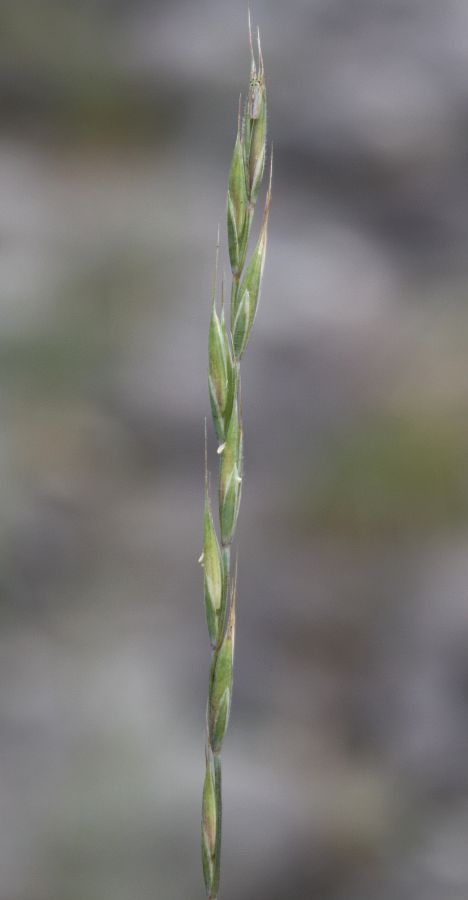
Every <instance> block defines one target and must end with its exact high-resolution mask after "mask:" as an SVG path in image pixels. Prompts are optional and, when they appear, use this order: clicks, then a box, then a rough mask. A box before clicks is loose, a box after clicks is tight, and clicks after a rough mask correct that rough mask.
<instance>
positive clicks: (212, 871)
mask: <svg viewBox="0 0 468 900" xmlns="http://www.w3.org/2000/svg"><path fill="white" fill-rule="evenodd" d="M249 37H250V53H251V69H250V82H249V88H248V94H247V98H246V101H245V103H244V106H243V108H242V99H241V100H240V101H239V113H238V121H237V136H236V142H235V146H234V152H233V157H232V163H231V170H230V173H229V184H228V193H227V237H228V247H229V261H230V266H231V275H232V281H231V298H230V321H229V323H227V321H226V317H225V304H224V290H225V285H224V278H223V279H222V283H221V309H220V311H219V312H218V306H219V301H218V254H219V234H218V246H217V252H216V273H215V279H214V287H213V296H212V309H211V319H210V326H209V339H208V386H209V395H210V403H211V413H212V419H213V426H214V430H215V434H216V438H217V441H218V448H217V452H218V456H219V481H218V526H216V525H215V518H214V515H213V507H212V501H211V495H210V479H209V475H208V461H207V448H206V445H207V436H206V429H205V514H204V545H203V552H202V555H201V557H200V562H201V564H202V566H203V570H204V593H205V609H206V620H207V625H208V633H209V637H210V643H211V650H212V657H211V668H210V675H209V688H208V703H207V710H206V748H205V759H206V771H205V781H204V786H203V803H202V863H203V874H204V879H205V886H206V894H207V897H208V900H217V898H218V895H219V883H220V864H221V826H222V794H221V750H222V746H223V740H224V736H225V734H226V729H227V726H228V721H229V712H230V707H231V697H232V684H233V662H234V639H235V623H236V583H237V560H236V563H235V564H234V565H232V562H231V556H232V545H233V540H234V536H235V532H236V525H237V517H238V513H239V505H240V500H241V493H242V481H243V458H244V457H243V427H242V404H241V381H240V363H241V360H242V357H243V355H244V353H245V350H246V348H247V345H248V343H249V339H250V335H251V331H252V327H253V324H254V320H255V315H256V312H257V306H258V300H259V296H260V288H261V283H262V276H263V268H264V264H265V255H266V247H267V232H268V218H269V213H270V203H271V176H272V162H273V156H272V154H271V157H270V177H269V184H268V190H267V195H266V201H265V207H264V212H263V219H262V222H261V226H260V231H259V236H258V240H257V243H256V245H255V247H254V249H253V251H252V253H251V255H250V259H249V261H248V263H247V259H248V256H249V243H250V238H251V230H252V224H253V220H254V214H255V208H256V203H257V198H258V194H259V191H260V187H261V184H262V179H263V174H264V169H265V158H266V123H267V106H266V88H265V71H264V64H263V57H262V50H261V44H260V35H259V33H258V32H257V53H255V51H254V47H253V42H252V32H251V27H250V15H249Z"/></svg>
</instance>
